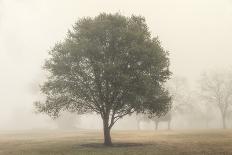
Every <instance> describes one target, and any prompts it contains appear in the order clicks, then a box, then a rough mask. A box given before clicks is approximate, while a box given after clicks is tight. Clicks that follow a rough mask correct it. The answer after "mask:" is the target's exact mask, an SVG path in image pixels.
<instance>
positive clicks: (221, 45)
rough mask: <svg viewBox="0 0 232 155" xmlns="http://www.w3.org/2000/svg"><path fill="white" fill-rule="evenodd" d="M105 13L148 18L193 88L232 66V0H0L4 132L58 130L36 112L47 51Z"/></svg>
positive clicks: (0, 108) (174, 69)
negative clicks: (208, 74)
mask: <svg viewBox="0 0 232 155" xmlns="http://www.w3.org/2000/svg"><path fill="white" fill-rule="evenodd" d="M102 12H106V13H116V12H120V13H121V14H123V15H126V16H130V15H131V14H135V15H142V16H144V17H145V18H146V21H147V24H148V26H149V28H150V31H151V32H152V35H153V36H158V37H159V39H160V40H161V42H162V45H163V47H164V48H165V49H166V50H168V51H170V61H171V71H172V72H173V75H178V76H183V77H185V78H186V79H187V80H188V81H189V83H190V85H191V87H196V86H197V85H198V82H197V81H198V79H199V78H200V75H201V74H202V72H204V71H206V70H211V69H215V68H216V69H220V68H225V69H229V68H232V0H146V1H140V0H126V1H125V0H117V1H116V0H59V1H58V0H0V130H8V129H12V130H16V129H34V128H40V129H41V128H54V127H55V126H56V125H55V124H56V123H55V122H54V121H52V120H51V119H50V118H49V117H48V116H45V115H41V114H35V113H34V110H33V101H35V100H37V99H38V90H37V89H38V85H39V83H40V82H41V79H43V71H42V65H43V63H44V60H45V59H46V57H47V56H48V54H47V52H48V51H49V49H50V48H51V47H52V46H54V44H55V43H56V42H57V41H60V40H62V39H63V38H64V37H65V35H66V34H67V31H68V29H71V28H72V25H73V24H74V23H75V21H77V20H78V19H79V18H81V17H86V16H91V17H93V16H97V15H98V14H99V13H102ZM198 104H199V103H198ZM82 119H86V120H88V121H85V122H83V121H80V122H81V125H82V128H101V126H102V124H101V121H100V120H99V122H96V121H94V120H95V116H91V117H87V116H85V117H82ZM177 120H178V117H177ZM89 122H92V123H89ZM121 123H122V124H123V123H124V122H123V121H122V122H121ZM125 124H127V123H124V125H125ZM182 125H183V124H182ZM177 126H178V123H177V124H175V125H174V127H177ZM183 126H184V125H183ZM135 128H136V127H135Z"/></svg>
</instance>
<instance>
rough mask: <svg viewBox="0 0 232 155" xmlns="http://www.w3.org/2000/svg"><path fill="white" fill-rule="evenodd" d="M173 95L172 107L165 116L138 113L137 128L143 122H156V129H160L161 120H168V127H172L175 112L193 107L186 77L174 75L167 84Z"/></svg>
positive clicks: (185, 111) (186, 110) (182, 111)
mask: <svg viewBox="0 0 232 155" xmlns="http://www.w3.org/2000/svg"><path fill="white" fill-rule="evenodd" d="M165 86H166V87H167V89H168V90H169V93H170V95H171V96H172V107H171V109H170V111H169V112H168V113H166V114H165V115H163V116H151V115H146V114H139V115H136V116H135V117H136V122H137V128H138V129H139V128H140V127H139V124H140V123H141V122H150V121H152V122H154V123H155V129H156V130H157V129H158V126H159V123H160V122H167V124H168V129H171V120H172V117H173V115H174V114H183V113H188V112H189V111H190V110H191V109H192V106H193V105H192V103H191V97H192V96H191V91H190V90H189V86H188V82H187V80H186V78H184V77H180V76H174V77H172V78H171V79H170V80H168V82H167V83H166V85H165Z"/></svg>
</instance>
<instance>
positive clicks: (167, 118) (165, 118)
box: [136, 112, 172, 130]
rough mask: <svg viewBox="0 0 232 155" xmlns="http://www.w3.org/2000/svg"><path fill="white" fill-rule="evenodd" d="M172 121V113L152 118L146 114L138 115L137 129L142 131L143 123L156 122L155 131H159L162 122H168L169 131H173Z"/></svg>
mask: <svg viewBox="0 0 232 155" xmlns="http://www.w3.org/2000/svg"><path fill="white" fill-rule="evenodd" d="M171 120H172V115H171V113H170V112H168V113H167V114H165V115H163V116H154V117H150V115H146V114H138V115H136V121H137V129H138V130H140V123H141V122H151V121H152V122H154V123H155V130H158V126H159V123H160V122H167V124H168V129H171Z"/></svg>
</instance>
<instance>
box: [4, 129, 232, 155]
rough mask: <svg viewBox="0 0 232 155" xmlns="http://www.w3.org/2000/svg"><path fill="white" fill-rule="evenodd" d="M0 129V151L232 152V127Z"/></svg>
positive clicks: (41, 154) (93, 154) (47, 154)
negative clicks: (107, 132)
mask: <svg viewBox="0 0 232 155" xmlns="http://www.w3.org/2000/svg"><path fill="white" fill-rule="evenodd" d="M112 139H113V142H114V144H115V146H114V147H104V146H103V145H102V141H103V140H102V133H101V132H100V131H99V132H98V131H75V132H74V131H73V132H64V131H27V132H26V131H22V132H5V133H3V132H0V155H82V154H83V155H156V154H157V155H172V154H173V155H179V154H182V155H196V154H201V155H210V154H212V155H220V154H221V155H230V154H231V155H232V130H194V131H193V130H191V131H187V130H186V131H183V130H179V131H158V132H155V131H113V132H112Z"/></svg>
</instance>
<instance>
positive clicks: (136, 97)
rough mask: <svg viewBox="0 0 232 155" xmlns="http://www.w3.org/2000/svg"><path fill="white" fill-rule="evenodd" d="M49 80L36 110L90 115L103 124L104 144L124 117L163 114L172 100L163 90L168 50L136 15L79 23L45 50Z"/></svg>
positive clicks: (43, 88) (113, 15)
mask: <svg viewBox="0 0 232 155" xmlns="http://www.w3.org/2000/svg"><path fill="white" fill-rule="evenodd" d="M49 54H50V58H49V59H47V60H46V62H45V65H44V69H45V70H46V71H48V73H49V77H48V79H47V81H46V82H45V83H44V84H43V85H42V87H41V91H42V92H43V93H44V94H45V95H46V100H45V102H35V106H36V108H37V110H38V111H39V112H43V113H46V114H48V115H50V116H52V117H58V116H59V114H60V112H61V111H66V110H67V111H71V112H77V113H78V114H82V113H90V112H95V113H97V114H99V115H100V116H101V118H102V120H103V128H104V138H105V139H104V140H105V141H104V144H105V145H111V144H112V143H111V138H110V129H111V128H112V126H113V125H114V124H115V122H116V121H117V120H119V119H120V118H122V117H123V116H125V115H128V114H132V113H133V112H137V113H147V114H149V115H155V116H157V115H162V114H165V113H166V112H167V111H168V110H169V109H170V107H171V102H170V101H171V97H170V96H169V93H168V91H167V90H166V89H165V88H164V87H163V85H164V83H165V82H166V80H167V79H168V78H169V77H170V74H171V73H170V71H169V58H168V52H167V51H165V50H164V49H163V47H162V46H161V44H160V41H159V40H158V38H153V37H152V36H151V33H150V31H149V30H148V27H147V25H146V22H145V18H144V17H141V16H134V15H133V16H131V17H125V16H123V15H120V14H106V13H102V14H100V15H98V16H96V17H94V18H90V17H86V18H82V19H80V20H78V21H77V22H76V23H75V25H74V26H73V29H72V30H70V31H68V35H67V37H66V38H65V40H64V41H62V42H59V43H57V44H56V45H55V46H54V48H53V49H52V50H51V51H50V52H49Z"/></svg>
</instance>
